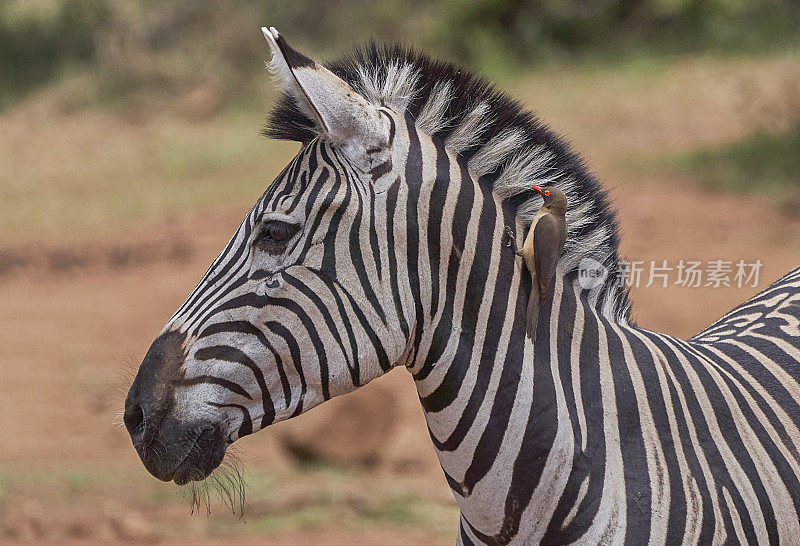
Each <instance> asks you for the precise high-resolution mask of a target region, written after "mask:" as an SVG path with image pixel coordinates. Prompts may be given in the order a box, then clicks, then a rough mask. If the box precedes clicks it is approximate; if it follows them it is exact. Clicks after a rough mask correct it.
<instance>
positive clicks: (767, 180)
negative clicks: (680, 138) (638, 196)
mask: <svg viewBox="0 0 800 546" xmlns="http://www.w3.org/2000/svg"><path fill="white" fill-rule="evenodd" d="M674 163H675V165H676V167H677V168H678V169H679V170H680V171H682V172H684V173H686V174H689V175H691V176H692V177H693V178H695V179H696V180H698V181H699V182H700V183H701V184H702V185H703V186H704V187H706V188H708V189H710V190H713V191H726V192H746V193H757V194H762V195H766V196H768V197H770V198H776V199H779V200H796V199H797V198H798V197H800V124H797V125H794V126H792V127H790V128H789V129H787V130H785V131H781V132H775V133H766V132H756V133H753V134H750V135H748V136H746V137H744V138H742V139H741V140H738V141H735V142H732V143H728V144H724V145H721V146H714V147H709V148H701V149H699V150H695V151H693V152H690V153H687V154H681V155H679V156H677V157H676V158H674Z"/></svg>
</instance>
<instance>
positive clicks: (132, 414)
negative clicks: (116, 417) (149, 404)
mask: <svg viewBox="0 0 800 546" xmlns="http://www.w3.org/2000/svg"><path fill="white" fill-rule="evenodd" d="M122 420H123V421H124V422H125V428H127V429H128V433H129V434H130V435H131V438H132V439H133V440H134V443H135V442H136V438H137V437H141V436H142V433H143V432H144V430H143V428H144V427H143V426H142V423H144V411H143V410H142V405H141V404H138V403H133V404H130V405H127V404H126V407H125V413H124V414H123V416H122Z"/></svg>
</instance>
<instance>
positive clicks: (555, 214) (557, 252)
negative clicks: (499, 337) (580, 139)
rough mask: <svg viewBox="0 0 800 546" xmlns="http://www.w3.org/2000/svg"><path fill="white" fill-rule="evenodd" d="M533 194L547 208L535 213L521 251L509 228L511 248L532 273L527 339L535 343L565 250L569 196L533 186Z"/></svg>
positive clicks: (557, 190)
mask: <svg viewBox="0 0 800 546" xmlns="http://www.w3.org/2000/svg"><path fill="white" fill-rule="evenodd" d="M532 189H533V191H535V192H537V193H538V194H540V195H541V196H542V198H544V204H543V205H542V207H541V208H540V209H539V212H537V213H536V216H534V218H533V222H531V227H530V229H529V230H528V235H527V237H525V243H524V244H523V245H522V250H519V249H518V248H517V244H516V240H515V238H514V233H513V231H512V230H511V228H509V227H507V228H506V232H507V234H508V236H509V243H508V244H509V246H510V245H511V244H512V243H513V245H514V248H515V249H514V252H515V253H516V254H517V255H518V256H522V258H523V259H524V260H525V264H526V265H527V266H528V271H530V273H531V277H532V278H531V293H530V296H529V298H528V337H529V338H531V339H532V340H533V339H536V337H535V336H536V325H537V324H538V322H539V306H540V305H541V304H542V303H544V298H545V294H547V289H548V287H549V286H550V283H551V282H552V280H553V276H554V275H555V273H556V264H557V263H558V259H559V258H560V257H561V251H562V250H564V242H565V241H566V239H567V222H566V219H565V218H564V215H565V214H566V213H567V196H566V195H564V192H562V191H561V190H559V189H558V188H541V187H539V186H533V187H532Z"/></svg>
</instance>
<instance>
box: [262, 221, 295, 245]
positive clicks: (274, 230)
mask: <svg viewBox="0 0 800 546" xmlns="http://www.w3.org/2000/svg"><path fill="white" fill-rule="evenodd" d="M296 232H297V226H295V225H292V224H289V223H286V222H281V221H280V220H272V221H269V222H266V223H265V224H264V227H263V228H262V229H261V232H260V233H259V234H258V236H257V237H256V244H257V245H259V246H262V247H263V248H264V249H265V250H267V251H268V252H269V251H282V250H283V249H284V247H285V246H286V243H287V242H289V239H291V238H292V236H293V235H294V234H295V233H296Z"/></svg>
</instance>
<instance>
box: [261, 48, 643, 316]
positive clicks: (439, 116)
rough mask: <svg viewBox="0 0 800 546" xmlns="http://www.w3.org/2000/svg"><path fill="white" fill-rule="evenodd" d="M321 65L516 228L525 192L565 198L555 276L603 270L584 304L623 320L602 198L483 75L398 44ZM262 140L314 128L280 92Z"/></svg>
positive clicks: (581, 169) (552, 139) (310, 133)
mask: <svg viewBox="0 0 800 546" xmlns="http://www.w3.org/2000/svg"><path fill="white" fill-rule="evenodd" d="M326 67H327V68H328V69H329V70H331V71H332V72H333V73H334V74H336V75H337V76H339V77H340V78H342V79H343V80H344V81H346V82H347V83H349V84H350V85H351V86H352V87H353V88H354V89H355V90H356V91H357V92H358V93H360V94H361V95H362V96H363V97H365V98H366V99H367V100H369V101H370V102H372V103H373V104H379V105H383V106H388V107H390V108H393V109H394V110H395V111H397V112H400V113H405V115H406V116H410V117H411V118H412V119H413V120H414V123H415V125H416V127H417V128H418V129H420V130H422V131H425V132H426V133H428V134H429V135H431V136H432V137H433V138H437V139H442V140H443V141H444V142H445V145H446V147H447V148H448V149H449V150H451V151H452V152H454V153H456V154H458V155H460V156H461V157H464V158H466V159H467V160H468V165H469V168H470V171H471V172H472V173H473V175H474V176H475V177H476V178H477V179H485V180H487V181H489V182H491V183H492V184H493V187H494V191H495V192H496V194H497V195H498V196H499V197H501V198H502V199H506V200H507V201H508V203H509V204H510V205H511V206H512V207H515V209H516V211H517V218H518V221H519V222H520V223H521V224H522V225H523V226H524V227H527V226H528V225H529V224H530V223H531V221H532V219H533V216H534V215H535V213H536V211H537V209H538V208H539V206H540V205H541V198H540V197H539V196H538V194H536V193H535V192H534V191H532V190H531V189H530V188H531V185H534V184H537V185H555V186H557V187H559V188H560V189H561V190H562V191H564V193H565V194H566V195H567V199H568V202H569V210H568V212H567V226H568V236H567V242H566V245H565V248H564V255H563V256H562V258H561V265H562V267H563V269H564V271H565V272H566V273H567V274H576V273H577V269H578V267H579V266H580V262H581V260H582V259H583V258H592V259H594V260H597V261H598V262H600V263H602V264H603V265H604V266H605V267H606V269H607V270H608V277H607V279H606V281H605V283H604V284H603V285H601V286H598V287H597V288H595V289H593V290H592V291H591V292H590V293H589V298H590V300H591V301H594V302H595V303H596V304H597V305H598V307H599V309H600V310H601V312H602V313H603V314H604V315H605V316H607V317H609V318H612V319H614V320H616V321H621V322H626V323H627V322H629V321H630V303H629V299H628V294H627V290H626V289H625V287H624V282H623V281H624V279H623V278H622V276H623V273H622V271H621V270H620V263H619V257H618V254H617V249H618V247H619V227H618V224H617V220H616V215H615V213H614V211H613V210H612V208H611V206H610V203H609V200H608V195H607V192H606V191H605V190H604V189H603V188H602V187H601V185H600V183H599V182H598V181H597V179H595V178H594V177H593V176H592V174H591V173H590V172H589V171H588V169H587V168H586V165H585V164H584V161H583V160H582V158H581V157H580V156H578V155H577V154H576V153H574V152H573V151H571V150H570V147H569V145H568V144H567V143H566V142H565V141H564V140H563V139H562V138H560V137H558V136H557V135H556V134H555V133H553V132H552V131H551V130H550V129H548V128H547V127H546V126H545V125H543V124H542V123H541V122H540V121H539V120H538V119H537V118H536V116H535V115H534V114H533V113H532V112H530V111H528V110H526V109H525V108H524V107H523V106H522V105H521V104H520V103H519V101H517V100H515V99H513V98H511V97H509V96H508V95H507V94H505V93H503V92H502V91H500V90H498V89H497V87H495V86H494V85H492V84H491V83H490V82H489V81H488V80H487V79H486V78H484V77H482V76H479V75H476V74H475V73H473V72H470V71H467V70H464V69H462V68H459V67H458V66H456V65H454V64H452V63H450V62H445V61H441V60H438V59H432V58H430V57H428V56H426V55H424V54H422V53H419V52H417V51H415V50H413V49H411V48H404V47H402V46H399V45H394V46H378V45H376V44H374V43H370V44H368V45H367V46H365V47H362V48H354V49H353V50H352V51H351V52H350V54H349V55H346V56H344V57H342V58H340V59H338V60H335V61H333V62H330V63H326ZM264 135H266V136H268V137H271V138H277V139H281V140H291V141H297V142H301V143H303V144H305V143H308V142H310V141H311V140H313V139H314V138H315V137H316V136H318V129H317V127H316V124H315V123H314V122H313V121H312V120H311V119H309V118H308V117H307V116H306V115H305V114H304V113H303V112H302V111H301V110H300V108H298V107H297V105H296V104H295V102H294V99H292V97H291V96H289V95H288V94H285V93H284V94H283V95H282V96H281V97H280V99H279V100H278V102H277V105H276V107H275V108H274V110H273V111H272V112H271V114H270V116H269V118H268V121H267V126H266V128H265V129H264Z"/></svg>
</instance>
